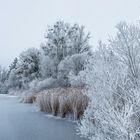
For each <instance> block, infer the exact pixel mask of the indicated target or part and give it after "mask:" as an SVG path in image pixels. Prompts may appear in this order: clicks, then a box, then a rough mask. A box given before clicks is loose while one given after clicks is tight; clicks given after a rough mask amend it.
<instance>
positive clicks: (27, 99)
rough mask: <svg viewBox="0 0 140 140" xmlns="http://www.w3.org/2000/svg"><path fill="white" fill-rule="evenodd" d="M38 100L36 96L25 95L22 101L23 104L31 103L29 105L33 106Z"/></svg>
mask: <svg viewBox="0 0 140 140" xmlns="http://www.w3.org/2000/svg"><path fill="white" fill-rule="evenodd" d="M35 100H36V95H33V94H32V95H25V96H24V97H23V99H22V102H23V103H29V104H32V103H34V102H35Z"/></svg>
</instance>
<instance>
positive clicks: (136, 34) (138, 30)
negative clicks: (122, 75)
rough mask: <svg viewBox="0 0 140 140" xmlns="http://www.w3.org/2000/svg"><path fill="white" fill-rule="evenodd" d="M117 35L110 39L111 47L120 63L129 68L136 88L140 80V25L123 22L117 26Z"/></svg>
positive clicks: (130, 76)
mask: <svg viewBox="0 0 140 140" xmlns="http://www.w3.org/2000/svg"><path fill="white" fill-rule="evenodd" d="M117 29H118V32H117V35H116V37H115V38H114V39H110V45H111V47H112V49H113V50H114V51H115V53H117V54H118V56H119V59H120V61H123V63H124V64H125V65H126V66H127V67H128V76H129V78H130V79H131V82H132V83H133V85H134V86H138V85H139V80H140V25H139V24H138V25H129V24H126V23H124V22H121V23H119V24H118V25H117Z"/></svg>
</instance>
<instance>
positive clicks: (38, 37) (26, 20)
mask: <svg viewBox="0 0 140 140" xmlns="http://www.w3.org/2000/svg"><path fill="white" fill-rule="evenodd" d="M58 19H60V20H64V21H66V22H70V23H72V24H73V23H78V24H80V25H81V24H83V25H85V27H86V29H87V30H88V31H90V32H91V35H92V45H95V44H96V43H97V41H98V40H99V39H102V40H106V39H107V37H108V35H109V34H112V35H114V33H115V28H114V27H115V25H116V24H117V23H118V22H120V21H127V22H134V23H136V22H137V21H138V20H140V0H0V64H1V65H2V66H6V67H7V66H8V65H9V64H10V62H11V61H12V60H13V59H14V57H16V56H18V55H19V53H20V52H21V51H23V50H25V49H26V48H29V47H39V46H40V43H41V42H42V41H43V40H44V33H45V30H46V28H47V25H48V24H53V23H54V22H55V21H57V20H58Z"/></svg>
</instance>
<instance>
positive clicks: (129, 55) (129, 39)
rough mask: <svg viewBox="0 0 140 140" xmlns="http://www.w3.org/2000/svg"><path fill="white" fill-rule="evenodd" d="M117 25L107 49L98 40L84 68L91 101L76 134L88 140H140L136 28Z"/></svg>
mask: <svg viewBox="0 0 140 140" xmlns="http://www.w3.org/2000/svg"><path fill="white" fill-rule="evenodd" d="M117 28H118V30H119V31H118V33H117V36H116V37H115V38H114V39H113V40H110V44H109V45H110V46H111V48H110V46H108V47H106V46H105V45H104V44H102V43H100V44H99V45H100V47H99V50H98V51H96V53H95V54H94V55H93V58H92V59H91V60H90V61H89V64H88V65H87V69H86V71H85V73H86V76H85V77H86V79H85V82H86V85H87V96H88V97H89V98H90V99H91V102H90V104H89V106H88V107H87V109H86V111H85V113H84V118H83V120H82V121H81V124H80V133H82V135H84V136H86V137H88V138H89V139H91V140H95V139H96V140H139V139H140V85H139V80H140V78H139V73H140V69H139V65H140V63H139V62H140V57H139V50H140V45H139V40H140V28H139V26H134V25H126V24H124V23H121V24H119V25H118V26H117ZM112 48H113V49H112Z"/></svg>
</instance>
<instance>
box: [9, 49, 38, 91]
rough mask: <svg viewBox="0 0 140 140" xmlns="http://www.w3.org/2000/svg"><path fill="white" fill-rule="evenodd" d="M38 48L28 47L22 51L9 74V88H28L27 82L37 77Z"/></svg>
mask: <svg viewBox="0 0 140 140" xmlns="http://www.w3.org/2000/svg"><path fill="white" fill-rule="evenodd" d="M39 54H40V52H39V50H38V49H35V48H30V49H28V50H26V51H24V52H22V53H21V54H20V56H19V59H18V62H16V61H15V62H16V65H14V68H12V70H11V72H10V74H9V80H8V81H9V86H10V87H11V88H19V89H21V88H28V83H29V82H31V81H32V80H34V79H36V78H38V77H39V63H40V62H39Z"/></svg>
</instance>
